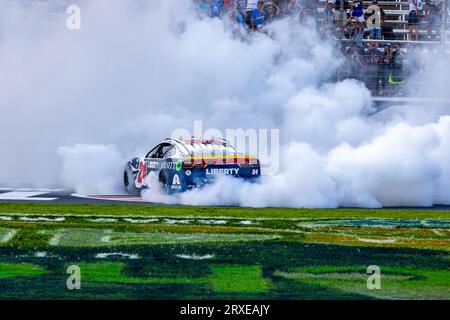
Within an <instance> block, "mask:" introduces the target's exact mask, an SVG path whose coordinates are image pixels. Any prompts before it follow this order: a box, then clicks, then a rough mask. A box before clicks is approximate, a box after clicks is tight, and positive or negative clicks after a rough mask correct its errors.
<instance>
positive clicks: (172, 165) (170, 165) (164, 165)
mask: <svg viewBox="0 0 450 320" xmlns="http://www.w3.org/2000/svg"><path fill="white" fill-rule="evenodd" d="M161 169H171V170H172V169H175V163H173V162H163V163H161Z"/></svg>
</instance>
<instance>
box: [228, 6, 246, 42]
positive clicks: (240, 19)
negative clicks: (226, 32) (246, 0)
mask: <svg viewBox="0 0 450 320" xmlns="http://www.w3.org/2000/svg"><path fill="white" fill-rule="evenodd" d="M229 14H230V24H231V31H232V32H233V35H234V37H235V38H241V37H242V36H243V35H244V34H245V32H246V30H247V24H246V22H245V16H244V13H242V12H241V11H240V10H237V9H233V10H231V11H230V12H229Z"/></svg>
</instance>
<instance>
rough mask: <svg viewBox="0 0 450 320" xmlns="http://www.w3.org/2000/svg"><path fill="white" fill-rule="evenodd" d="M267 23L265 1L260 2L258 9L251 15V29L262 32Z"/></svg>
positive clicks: (259, 0) (260, 0)
mask: <svg viewBox="0 0 450 320" xmlns="http://www.w3.org/2000/svg"><path fill="white" fill-rule="evenodd" d="M264 23H265V12H264V0H258V7H257V8H256V9H254V10H253V11H252V13H251V14H250V29H251V30H253V31H257V30H260V29H261V28H262V26H263V25H264Z"/></svg>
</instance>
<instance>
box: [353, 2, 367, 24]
mask: <svg viewBox="0 0 450 320" xmlns="http://www.w3.org/2000/svg"><path fill="white" fill-rule="evenodd" d="M363 6H364V5H363V3H362V2H361V0H355V1H354V2H353V3H352V6H351V13H350V15H351V17H352V19H356V20H358V21H359V22H360V23H363V22H364V10H363Z"/></svg>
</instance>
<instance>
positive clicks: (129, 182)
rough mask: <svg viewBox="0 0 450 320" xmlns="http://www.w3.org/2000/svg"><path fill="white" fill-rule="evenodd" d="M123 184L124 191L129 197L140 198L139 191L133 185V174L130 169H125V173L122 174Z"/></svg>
mask: <svg viewBox="0 0 450 320" xmlns="http://www.w3.org/2000/svg"><path fill="white" fill-rule="evenodd" d="M123 183H124V186H125V189H126V190H127V192H128V193H129V194H130V195H133V196H140V195H141V190H140V189H138V188H136V185H135V184H134V174H133V172H132V171H131V168H130V167H127V169H126V170H125V172H124V173H123Z"/></svg>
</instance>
